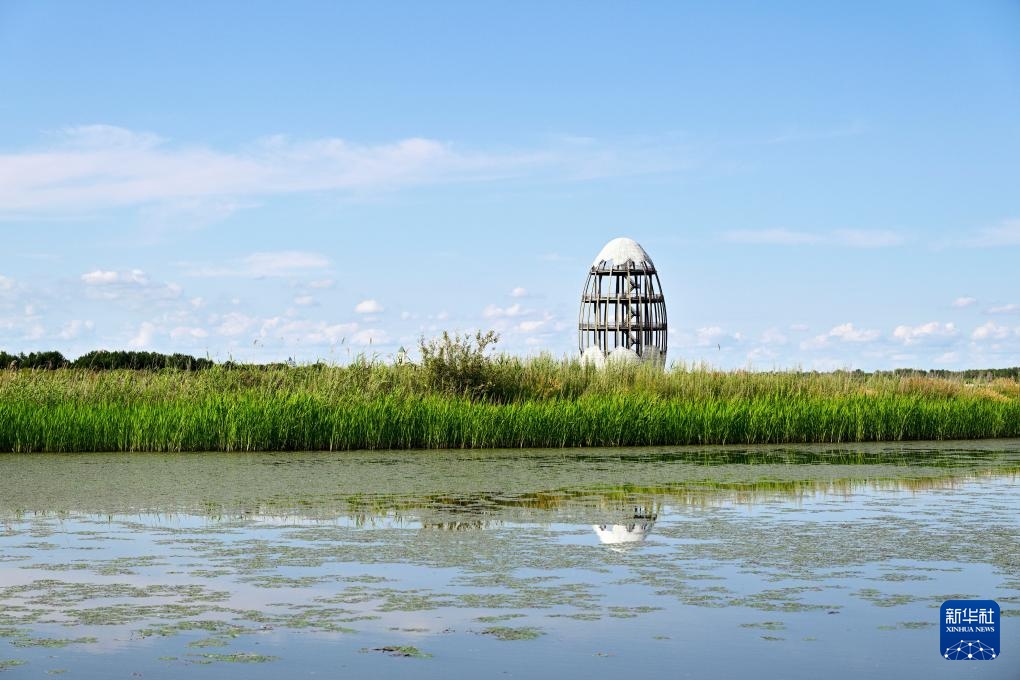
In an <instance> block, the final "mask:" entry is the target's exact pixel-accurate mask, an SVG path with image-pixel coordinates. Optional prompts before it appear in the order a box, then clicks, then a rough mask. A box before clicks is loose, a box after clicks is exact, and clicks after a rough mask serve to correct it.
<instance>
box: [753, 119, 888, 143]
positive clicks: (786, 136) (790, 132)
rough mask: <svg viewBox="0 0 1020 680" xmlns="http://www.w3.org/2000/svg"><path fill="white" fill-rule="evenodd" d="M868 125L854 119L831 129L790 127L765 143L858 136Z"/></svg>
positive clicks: (866, 129) (865, 130)
mask: <svg viewBox="0 0 1020 680" xmlns="http://www.w3.org/2000/svg"><path fill="white" fill-rule="evenodd" d="M867 131H868V126H867V125H865V124H864V123H863V122H862V121H854V122H852V123H849V124H847V125H842V126H839V127H833V128H829V129H816V130H808V129H804V128H789V129H787V130H784V131H783V132H781V133H779V134H778V135H775V136H774V137H769V138H768V139H766V140H765V142H764V143H765V144H790V143H793V142H816V141H823V140H827V139H842V138H845V137H857V136H859V135H862V134H865V133H866V132H867Z"/></svg>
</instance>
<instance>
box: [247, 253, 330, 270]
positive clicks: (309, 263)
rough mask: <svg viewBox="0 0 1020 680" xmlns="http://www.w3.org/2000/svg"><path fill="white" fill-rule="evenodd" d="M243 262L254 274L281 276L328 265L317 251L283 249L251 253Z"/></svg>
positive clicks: (327, 260) (325, 259)
mask: <svg viewBox="0 0 1020 680" xmlns="http://www.w3.org/2000/svg"><path fill="white" fill-rule="evenodd" d="M244 263H245V264H246V265H247V266H248V270H249V271H250V272H251V273H252V274H254V275H255V276H282V275H285V274H290V273H292V272H294V271H301V270H305V269H324V268H325V267H328V266H329V259H327V258H326V257H324V256H322V255H320V254H318V253H307V252H302V251H299V250H283V251H277V252H269V253H252V254H251V255H249V256H248V257H246V258H244Z"/></svg>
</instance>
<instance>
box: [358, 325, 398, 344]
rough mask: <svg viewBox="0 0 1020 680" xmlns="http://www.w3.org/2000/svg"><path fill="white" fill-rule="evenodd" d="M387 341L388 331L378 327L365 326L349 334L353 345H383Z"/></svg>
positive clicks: (388, 339) (388, 337)
mask: <svg viewBox="0 0 1020 680" xmlns="http://www.w3.org/2000/svg"><path fill="white" fill-rule="evenodd" d="M389 341H390V335H389V333H387V332H386V331H384V330H380V329H378V328H366V329H365V330H362V331H358V332H357V333H355V334H354V335H353V336H351V342H352V343H353V344H355V345H385V344H386V343H388V342H389Z"/></svg>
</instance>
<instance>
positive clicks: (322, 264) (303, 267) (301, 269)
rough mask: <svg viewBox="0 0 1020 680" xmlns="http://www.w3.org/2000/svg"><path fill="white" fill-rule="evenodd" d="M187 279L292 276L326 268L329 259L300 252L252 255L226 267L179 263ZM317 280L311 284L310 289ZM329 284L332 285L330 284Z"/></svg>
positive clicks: (315, 254) (281, 251) (225, 265)
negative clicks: (191, 277)
mask: <svg viewBox="0 0 1020 680" xmlns="http://www.w3.org/2000/svg"><path fill="white" fill-rule="evenodd" d="M178 265H179V266H180V267H182V269H183V270H184V273H185V274H186V275H187V276H194V277H231V276H237V277H247V278H265V277H274V276H293V275H295V274H300V273H308V272H318V271H321V270H324V269H327V268H328V267H329V266H330V261H329V258H328V257H326V256H324V255H320V254H319V253H310V252H305V251H301V250H279V251H272V252H260V253H252V254H251V255H247V256H245V257H241V258H237V259H235V260H232V261H230V262H227V263H226V264H214V265H210V264H205V263H200V262H179V263H178ZM317 283H320V282H318V281H315V282H312V285H313V287H321V286H315V284H317ZM330 284H332V282H330Z"/></svg>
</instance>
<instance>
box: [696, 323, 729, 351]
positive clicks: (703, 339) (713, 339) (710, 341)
mask: <svg viewBox="0 0 1020 680" xmlns="http://www.w3.org/2000/svg"><path fill="white" fill-rule="evenodd" d="M695 333H696V334H697V343H698V344H699V345H703V346H708V345H716V344H718V343H719V340H720V339H722V337H723V336H724V335H726V333H725V332H724V331H723V329H722V328H721V327H719V326H708V327H706V328H699V329H698V330H697V331H695Z"/></svg>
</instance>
